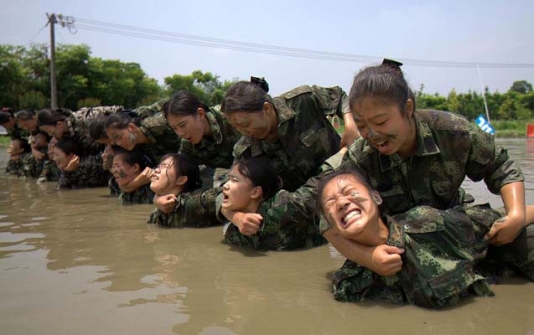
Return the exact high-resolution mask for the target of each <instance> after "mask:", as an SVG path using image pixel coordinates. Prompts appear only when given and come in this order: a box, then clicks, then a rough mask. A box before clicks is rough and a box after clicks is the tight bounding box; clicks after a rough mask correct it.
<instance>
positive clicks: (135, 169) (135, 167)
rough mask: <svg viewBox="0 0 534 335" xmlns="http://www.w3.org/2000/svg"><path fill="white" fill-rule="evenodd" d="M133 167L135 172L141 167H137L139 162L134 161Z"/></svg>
mask: <svg viewBox="0 0 534 335" xmlns="http://www.w3.org/2000/svg"><path fill="white" fill-rule="evenodd" d="M133 167H134V171H135V173H137V172H139V171H141V168H140V167H139V164H137V163H135V164H134V166H133Z"/></svg>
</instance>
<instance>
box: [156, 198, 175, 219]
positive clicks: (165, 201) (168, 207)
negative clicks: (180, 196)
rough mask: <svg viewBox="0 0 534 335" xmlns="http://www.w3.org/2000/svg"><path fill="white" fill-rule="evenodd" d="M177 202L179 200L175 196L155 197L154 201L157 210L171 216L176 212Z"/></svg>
mask: <svg viewBox="0 0 534 335" xmlns="http://www.w3.org/2000/svg"><path fill="white" fill-rule="evenodd" d="M176 200H177V198H176V196H175V195H174V194H167V195H155V196H154V199H153V201H154V205H155V206H156V208H157V209H159V210H160V211H162V212H163V213H165V214H169V213H170V212H172V211H173V210H174V206H175V205H176Z"/></svg>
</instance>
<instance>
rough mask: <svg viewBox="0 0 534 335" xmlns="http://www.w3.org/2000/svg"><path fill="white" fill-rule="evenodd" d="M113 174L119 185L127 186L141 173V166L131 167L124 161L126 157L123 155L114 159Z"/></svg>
mask: <svg viewBox="0 0 534 335" xmlns="http://www.w3.org/2000/svg"><path fill="white" fill-rule="evenodd" d="M111 173H112V174H113V177H114V178H115V180H116V181H117V184H119V185H125V184H128V183H129V182H131V181H132V180H134V179H135V177H137V176H138V175H139V174H140V173H141V171H140V169H139V165H137V164H134V165H133V166H132V165H129V164H128V163H126V162H125V161H124V156H123V155H121V154H118V155H115V157H113V165H112V166H111Z"/></svg>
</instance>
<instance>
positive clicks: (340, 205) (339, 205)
mask: <svg viewBox="0 0 534 335" xmlns="http://www.w3.org/2000/svg"><path fill="white" fill-rule="evenodd" d="M349 204H350V201H349V199H348V198H346V197H343V198H340V199H338V201H337V208H338V210H339V211H342V210H343V209H345V208H347V206H348V205H349Z"/></svg>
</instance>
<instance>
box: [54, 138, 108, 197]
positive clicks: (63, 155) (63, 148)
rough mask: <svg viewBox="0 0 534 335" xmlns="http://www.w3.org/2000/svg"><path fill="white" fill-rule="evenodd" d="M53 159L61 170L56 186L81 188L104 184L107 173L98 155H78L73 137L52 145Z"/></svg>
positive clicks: (76, 144) (78, 151)
mask: <svg viewBox="0 0 534 335" xmlns="http://www.w3.org/2000/svg"><path fill="white" fill-rule="evenodd" d="M53 150H54V154H53V159H54V161H55V162H56V164H57V167H58V168H59V169H60V170H61V177H60V178H59V180H58V188H83V187H98V186H104V185H106V183H107V175H106V174H105V173H104V171H103V169H102V161H101V160H98V161H95V158H98V157H99V156H98V155H96V156H95V155H87V156H80V150H79V148H78V143H77V142H76V141H74V140H73V139H64V140H61V141H58V142H57V143H56V144H55V146H54V149H53Z"/></svg>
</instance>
